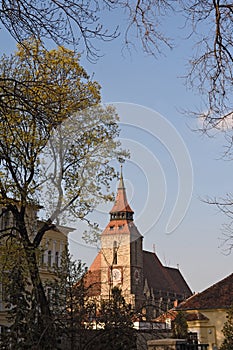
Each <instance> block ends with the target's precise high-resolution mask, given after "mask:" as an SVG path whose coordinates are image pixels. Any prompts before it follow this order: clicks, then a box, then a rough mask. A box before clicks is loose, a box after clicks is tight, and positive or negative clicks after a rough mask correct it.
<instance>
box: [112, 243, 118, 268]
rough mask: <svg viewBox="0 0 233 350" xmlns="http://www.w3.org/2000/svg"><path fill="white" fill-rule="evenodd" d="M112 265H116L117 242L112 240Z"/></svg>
mask: <svg viewBox="0 0 233 350" xmlns="http://www.w3.org/2000/svg"><path fill="white" fill-rule="evenodd" d="M112 263H113V265H117V242H116V241H114V242H113V262H112Z"/></svg>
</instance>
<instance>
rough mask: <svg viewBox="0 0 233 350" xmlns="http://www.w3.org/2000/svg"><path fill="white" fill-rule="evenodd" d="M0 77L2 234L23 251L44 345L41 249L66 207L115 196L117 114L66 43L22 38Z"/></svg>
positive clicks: (73, 209)
mask: <svg viewBox="0 0 233 350" xmlns="http://www.w3.org/2000/svg"><path fill="white" fill-rule="evenodd" d="M0 79H2V80H1V81H2V84H1V85H0V95H1V101H2V103H1V107H0V113H1V119H0V174H1V177H0V209H1V210H0V219H1V229H0V238H1V239H3V238H5V239H7V240H8V241H12V240H14V243H15V244H16V245H18V246H19V247H21V248H22V249H23V252H24V256H25V260H26V265H27V271H28V274H29V283H30V284H31V288H32V290H33V293H34V300H35V305H36V310H37V319H38V322H39V324H40V330H41V332H40V333H41V334H43V335H44V338H43V340H41V346H42V347H43V346H45V343H46V342H48V339H50V338H51V339H52V338H53V336H54V331H55V329H54V324H53V321H52V315H51V310H50V307H49V303H48V299H47V297H46V294H45V289H44V286H43V284H42V281H41V278H40V274H39V265H38V261H37V250H38V247H39V246H40V243H41V241H42V238H43V236H44V234H45V232H46V231H48V230H49V229H51V228H54V224H55V222H56V220H58V218H59V215H60V214H61V213H64V211H65V210H69V209H70V213H71V214H74V215H76V217H78V218H81V219H84V218H85V217H86V215H87V214H88V213H89V212H90V211H91V210H92V209H93V208H94V206H95V205H96V203H98V202H99V201H101V200H108V199H110V198H111V195H110V194H109V182H110V181H111V179H112V178H113V177H114V176H116V173H115V171H114V169H113V168H112V167H111V166H110V161H111V159H112V158H114V157H116V156H117V155H118V154H119V152H120V154H121V151H120V149H119V143H118V141H117V136H118V133H119V129H118V126H117V115H116V113H115V111H114V109H113V108H111V107H108V108H105V107H104V106H102V107H100V106H98V103H99V102H100V86H99V84H98V83H97V82H95V81H91V79H90V78H89V77H88V75H87V73H86V72H85V70H84V69H83V68H82V67H81V66H80V64H79V55H76V54H75V53H74V52H73V51H72V50H68V49H65V48H64V47H58V48H57V49H52V50H50V51H48V50H46V49H45V48H44V47H43V45H42V43H41V42H40V41H38V40H33V39H32V40H30V41H25V42H24V43H23V44H22V45H19V47H18V51H17V52H16V53H15V54H14V55H12V56H11V57H6V56H4V57H3V58H2V60H1V63H0ZM3 81H4V82H3ZM94 107H95V108H94ZM88 108H90V110H88ZM63 123H64V125H63ZM48 182H50V185H49V184H47V183H48ZM46 185H47V187H45V186H46ZM43 188H44V190H43ZM48 194H50V198H51V200H52V205H51V206H50V208H51V211H50V215H49V216H48V217H47V221H45V222H44V223H42V224H41V225H38V224H37V211H38V210H39V209H40V207H41V206H40V199H41V198H43V197H44V196H46V195H48ZM47 198H48V196H47ZM50 204H51V202H50ZM19 272H20V271H19ZM19 276H21V275H20V274H19ZM22 287H23V282H22ZM43 342H44V343H43ZM43 344H44V345H43ZM44 349H45V347H44Z"/></svg>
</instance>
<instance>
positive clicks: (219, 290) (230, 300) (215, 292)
mask: <svg viewBox="0 0 233 350" xmlns="http://www.w3.org/2000/svg"><path fill="white" fill-rule="evenodd" d="M232 304H233V273H232V274H231V275H229V276H228V277H226V278H224V279H223V280H221V281H219V282H217V283H215V284H214V285H212V286H211V287H209V288H207V289H205V290H204V291H203V292H201V293H198V294H195V295H193V296H192V297H191V298H189V299H187V300H186V301H184V302H182V303H181V304H180V305H179V306H178V308H177V309H182V310H203V309H222V308H223V309H225V308H229V307H230V306H231V305H232Z"/></svg>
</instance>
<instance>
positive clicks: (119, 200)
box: [110, 167, 134, 216]
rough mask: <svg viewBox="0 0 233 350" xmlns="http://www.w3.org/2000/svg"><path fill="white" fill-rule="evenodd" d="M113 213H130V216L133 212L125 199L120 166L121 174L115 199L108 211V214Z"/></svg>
mask: <svg viewBox="0 0 233 350" xmlns="http://www.w3.org/2000/svg"><path fill="white" fill-rule="evenodd" d="M114 213H131V216H132V214H133V213H134V211H133V210H132V209H131V208H130V206H129V203H128V200H127V196H126V190H125V185H124V180H123V175H122V167H121V175H120V180H119V184H118V189H117V195H116V200H115V203H114V205H113V207H112V210H111V211H110V214H114Z"/></svg>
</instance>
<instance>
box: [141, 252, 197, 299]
mask: <svg viewBox="0 0 233 350" xmlns="http://www.w3.org/2000/svg"><path fill="white" fill-rule="evenodd" d="M143 272H144V278H145V279H147V282H148V285H149V287H152V288H153V290H154V292H155V291H157V292H158V291H161V292H170V293H176V294H178V295H182V296H183V297H188V296H190V295H191V294H192V292H191V290H190V288H189V286H188V285H187V283H186V282H185V280H184V278H183V276H182V275H181V273H180V271H179V270H178V269H174V268H169V267H164V266H163V265H162V263H161V262H160V260H159V258H158V257H157V255H156V254H155V253H151V252H147V251H143Z"/></svg>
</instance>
